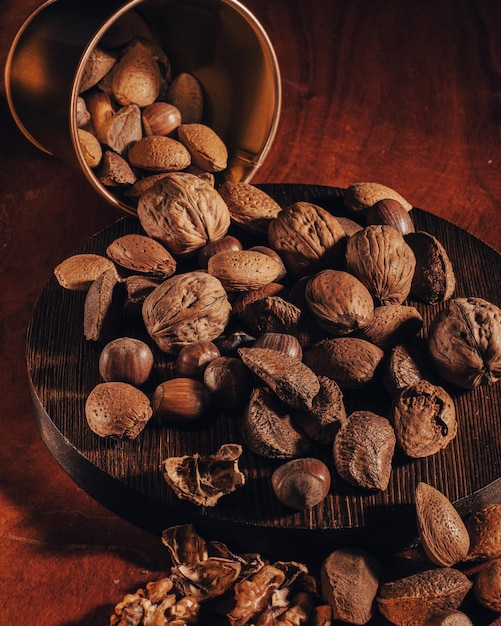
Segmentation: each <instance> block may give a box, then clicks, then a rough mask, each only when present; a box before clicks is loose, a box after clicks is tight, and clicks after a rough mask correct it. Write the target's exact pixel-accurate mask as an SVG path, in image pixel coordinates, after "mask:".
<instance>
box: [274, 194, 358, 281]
mask: <svg viewBox="0 0 501 626" xmlns="http://www.w3.org/2000/svg"><path fill="white" fill-rule="evenodd" d="M345 239H346V235H345V232H344V230H343V228H342V227H341V225H340V224H339V222H338V221H337V218H335V217H334V216H333V215H332V214H331V213H329V212H328V211H326V210H325V209H323V208H322V207H319V206H317V205H315V204H311V203H310V202H295V203H293V204H291V205H290V206H287V207H286V208H284V209H283V210H282V211H279V212H278V213H277V215H276V217H275V219H273V220H272V221H271V222H270V225H269V227H268V241H269V245H270V247H272V248H273V249H274V250H276V251H277V252H278V254H279V255H280V256H281V257H282V259H283V262H284V264H285V266H286V267H287V269H288V270H289V271H290V272H291V273H292V274H295V275H296V276H306V275H308V274H314V273H315V272H319V271H320V270H322V269H325V268H327V267H336V266H337V265H339V263H340V262H341V259H342V254H343V246H344V241H345Z"/></svg>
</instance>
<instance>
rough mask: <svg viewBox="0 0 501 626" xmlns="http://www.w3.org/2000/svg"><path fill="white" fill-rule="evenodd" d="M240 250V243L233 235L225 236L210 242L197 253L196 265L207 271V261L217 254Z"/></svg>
mask: <svg viewBox="0 0 501 626" xmlns="http://www.w3.org/2000/svg"><path fill="white" fill-rule="evenodd" d="M238 250H242V244H241V243H240V241H239V240H238V239H237V238H236V237H233V235H225V236H224V237H222V238H221V239H218V240H217V241H210V242H209V243H206V244H205V246H202V247H201V248H200V250H199V251H198V264H199V265H200V267H201V268H202V269H207V264H208V262H209V259H210V258H211V257H212V256H214V255H215V254H217V253H218V252H229V251H232V252H236V251H238Z"/></svg>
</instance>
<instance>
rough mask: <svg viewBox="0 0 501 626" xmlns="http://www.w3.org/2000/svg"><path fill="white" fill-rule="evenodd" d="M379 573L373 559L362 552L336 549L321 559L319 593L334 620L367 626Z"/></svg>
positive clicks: (377, 563) (371, 612) (350, 549)
mask: <svg viewBox="0 0 501 626" xmlns="http://www.w3.org/2000/svg"><path fill="white" fill-rule="evenodd" d="M379 572H380V564H379V560H378V559H377V557H375V556H373V555H371V554H369V553H368V552H366V551H365V550H363V549H355V548H340V549H339V550H335V551H334V552H333V553H332V554H330V555H329V556H328V557H327V558H326V559H325V561H324V562H323V563H322V566H321V569H320V585H321V594H322V598H323V600H324V602H327V603H328V604H329V605H330V606H331V608H332V617H333V618H334V619H335V620H341V621H343V622H348V623H349V624H367V622H368V621H369V620H370V619H371V617H372V614H373V608H374V607H373V604H374V598H375V597H376V593H377V590H378V586H379Z"/></svg>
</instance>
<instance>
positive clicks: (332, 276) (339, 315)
mask: <svg viewBox="0 0 501 626" xmlns="http://www.w3.org/2000/svg"><path fill="white" fill-rule="evenodd" d="M305 298H306V302H307V305H308V309H309V311H310V313H311V315H312V316H313V317H314V318H315V320H316V321H317V322H318V324H319V325H320V326H321V327H322V328H324V329H325V330H327V331H328V332H330V333H332V334H334V335H338V336H341V335H348V334H350V333H352V332H354V331H357V330H360V329H362V328H364V327H365V326H367V324H369V322H370V321H371V319H372V316H373V314H374V302H373V299H372V296H371V294H370V292H369V290H368V289H367V287H366V286H365V285H364V284H363V283H362V282H361V281H360V280H358V278H356V277H355V276H353V275H352V274H349V273H348V272H345V271H342V270H333V269H326V270H323V271H321V272H319V273H318V274H316V275H315V276H313V277H312V278H310V279H309V280H308V282H307V283H306V289H305Z"/></svg>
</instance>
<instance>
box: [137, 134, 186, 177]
mask: <svg viewBox="0 0 501 626" xmlns="http://www.w3.org/2000/svg"><path fill="white" fill-rule="evenodd" d="M129 161H130V163H131V165H133V166H134V167H139V168H140V169H143V170H149V171H152V172H176V171H180V170H184V169H185V168H187V167H188V165H190V163H191V156H190V153H189V152H188V150H187V149H186V148H185V147H184V146H183V144H182V143H180V142H179V141H176V140H175V139H172V138H171V137H164V136H162V135H150V136H146V137H143V138H142V139H140V140H139V141H136V143H135V144H134V145H133V146H131V148H130V149H129Z"/></svg>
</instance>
